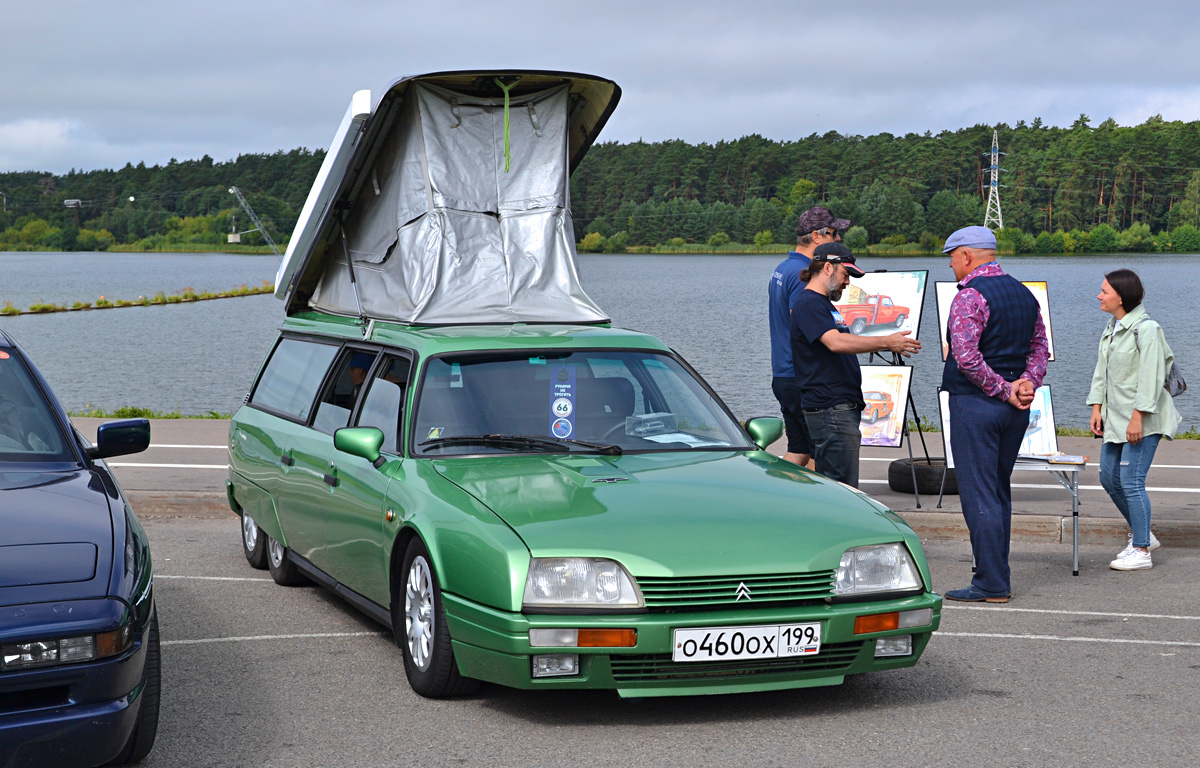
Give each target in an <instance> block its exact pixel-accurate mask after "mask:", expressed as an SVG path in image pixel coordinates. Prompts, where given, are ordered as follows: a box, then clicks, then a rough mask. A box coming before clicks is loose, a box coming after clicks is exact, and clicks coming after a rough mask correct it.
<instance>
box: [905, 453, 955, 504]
mask: <svg viewBox="0 0 1200 768" xmlns="http://www.w3.org/2000/svg"><path fill="white" fill-rule="evenodd" d="M914 467H915V468H916V470H917V491H918V492H920V493H923V494H925V495H927V496H936V495H937V494H938V493H939V492H941V491H942V490H943V488H942V471H943V470H945V472H946V487H945V489H944V491H945V494H946V495H947V496H957V495H958V479H957V478H956V477H955V476H954V470H953V469H946V460H945V459H943V458H941V457H937V458H933V459H930V460H929V461H928V462H927V461H926V460H925V459H924V458H919V459H896V460H895V461H893V462H892V463H891V464H889V465H888V487H889V488H891V489H892V490H893V491H896V492H897V493H912V492H913V468H914Z"/></svg>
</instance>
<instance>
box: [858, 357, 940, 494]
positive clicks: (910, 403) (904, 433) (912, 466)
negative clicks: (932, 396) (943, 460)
mask: <svg viewBox="0 0 1200 768" xmlns="http://www.w3.org/2000/svg"><path fill="white" fill-rule="evenodd" d="M890 354H891V357H892V359H891V360H890V361H889V360H888V359H887V358H886V357H884V354H883V352H872V353H871V354H870V356H869V357H868V358H867V362H868V363H870V362H871V360H873V359H874V358H876V357H878V358H879V360H880V362H882V363H883V364H884V365H904V364H905V363H904V356H903V355H901V354H900V353H899V352H891V353H890ZM909 409H912V414H913V423H914V424H916V425H917V434H918V435H920V436H921V449H922V450H923V451H924V452H925V463H926V464H931V463H932V461H931V459H930V458H929V446H928V445H926V444H925V432H924V431H923V430H922V429H921V417H920V416H918V415H917V403H916V401H914V400H913V396H912V387H911V386H909V388H908V397H907V399H906V402H905V404H904V413H903V414H902V415H901V421H900V441H901V442H906V443H907V444H908V468H909V470H910V471H911V472H912V481H913V496H914V497H916V502H917V509H920V508H921V489H920V488H919V487H918V486H917V467H916V460H915V459H914V458H913V449H912V440H911V439H909V440H905V439H904V438H906V437H910V436H911V434H912V433H911V432H909V431H908V411H909ZM945 481H946V480H945V476H944V475H943V477H942V482H943V484H944V483H945ZM938 505H939V506H941V503H940V502H939V504H938Z"/></svg>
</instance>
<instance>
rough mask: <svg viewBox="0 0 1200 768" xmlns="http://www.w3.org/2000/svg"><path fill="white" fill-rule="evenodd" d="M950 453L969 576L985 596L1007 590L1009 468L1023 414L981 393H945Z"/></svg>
mask: <svg viewBox="0 0 1200 768" xmlns="http://www.w3.org/2000/svg"><path fill="white" fill-rule="evenodd" d="M950 424H951V429H952V431H951V433H950V450H951V451H952V452H953V454H954V473H955V476H956V477H957V479H958V496H959V500H960V501H961V502H962V511H963V517H964V518H966V521H967V528H968V529H970V531H971V551H972V552H974V554H975V577H974V578H973V579H972V580H971V583H972V584H974V585H975V587H976V588H977V589H979V591H981V592H983V593H984V594H985V595H989V596H993V597H1001V596H1004V595H1007V594H1008V591H1009V586H1010V584H1009V570H1008V547H1009V540H1010V538H1011V536H1012V486H1011V485H1010V478H1011V477H1012V470H1013V464H1015V463H1016V461H1017V453H1018V452H1019V451H1020V450H1021V440H1022V439H1024V437H1025V430H1026V428H1028V426H1029V411H1022V410H1019V409H1017V408H1014V407H1012V406H1011V405H1009V404H1008V403H1006V402H1004V401H1002V400H998V399H996V398H994V397H988V396H987V395H985V394H982V393H980V394H978V395H955V394H951V395H950Z"/></svg>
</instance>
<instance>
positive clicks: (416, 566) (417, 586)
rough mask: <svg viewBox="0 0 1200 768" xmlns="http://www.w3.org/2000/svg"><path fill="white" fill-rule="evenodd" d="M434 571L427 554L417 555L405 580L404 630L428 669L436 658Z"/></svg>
mask: <svg viewBox="0 0 1200 768" xmlns="http://www.w3.org/2000/svg"><path fill="white" fill-rule="evenodd" d="M433 630H434V627H433V573H432V572H431V571H430V569H429V563H428V562H427V561H426V560H425V558H424V557H417V558H415V559H414V560H413V561H412V565H411V566H409V569H408V578H407V579H405V583H404V631H405V636H406V637H407V639H408V653H409V656H411V657H412V660H413V663H414V664H415V665H416V666H417V669H419V670H421V671H422V672H424V671H425V670H427V669H428V668H429V662H430V660H431V659H432V657H433V642H434V639H433Z"/></svg>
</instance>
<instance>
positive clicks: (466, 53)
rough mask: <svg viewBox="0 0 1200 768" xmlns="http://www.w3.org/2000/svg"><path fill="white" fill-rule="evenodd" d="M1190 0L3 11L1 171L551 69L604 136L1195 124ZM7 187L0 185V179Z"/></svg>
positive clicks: (129, 156)
mask: <svg viewBox="0 0 1200 768" xmlns="http://www.w3.org/2000/svg"><path fill="white" fill-rule="evenodd" d="M1198 8H1200V5H1198V4H1197V3H1196V2H1195V0H1191V2H1175V1H1174V0H1169V1H1166V2H1164V1H1162V0H1155V1H1154V2H1150V3H1143V4H1133V3H1129V2H1116V1H1115V0H1070V1H1063V2H1060V1H1058V0H1040V1H1039V2H1025V1H1024V0H1019V1H1016V2H1014V1H1013V0H1009V1H1008V2H995V3H976V2H971V1H970V0H955V1H952V2H942V1H940V0H938V1H936V2H904V0H864V1H863V2H856V1H855V0H838V1H837V2H822V3H814V2H808V1H807V0H790V1H788V2H775V1H774V0H767V1H764V2H756V1H755V0H741V2H738V1H737V0H721V1H720V2H716V1H712V2H710V1H709V0H690V1H689V2H675V1H674V0H633V1H629V0H606V1H605V2H595V3H592V2H572V1H571V0H558V2H546V1H544V0H523V1H522V2H513V1H512V0H499V1H493V2H475V1H474V0H428V1H426V2H410V1H409V0H393V1H392V2H383V1H381V0H352V1H351V0H347V1H346V2H342V3H334V2H322V1H321V0H312V1H311V2H305V1H304V0H286V1H285V0H261V1H259V0H238V1H237V2H232V1H231V0H204V1H203V2H192V3H180V2H163V0H154V1H152V2H150V1H143V0H116V1H115V2H97V1H96V0H89V1H88V2H77V1H76V0H41V1H40V2H35V1H33V0H0V54H2V59H0V64H2V66H3V69H4V76H3V79H2V81H0V82H3V87H2V88H0V171H26V170H38V171H49V172H53V173H65V172H66V171H68V170H71V169H78V170H93V169H97V168H120V167H122V166H124V165H125V163H127V162H132V163H134V164H137V163H138V162H145V163H146V164H147V165H153V164H162V163H165V162H167V161H168V160H169V159H170V158H177V159H180V160H185V159H193V158H198V157H201V156H203V155H206V154H207V155H210V156H211V157H213V158H214V159H216V160H219V161H223V160H230V159H233V158H235V157H237V155H239V154H242V153H251V152H275V151H277V150H288V149H293V148H295V147H308V148H318V147H319V148H325V147H327V146H328V144H329V141H330V139H331V138H332V136H333V132H334V130H335V129H336V127H337V125H338V123H339V122H340V120H341V117H342V115H343V113H344V112H345V110H346V107H347V105H348V104H349V101H350V95H351V94H352V93H353V92H354V91H356V90H359V89H363V88H367V89H371V90H372V92H373V93H374V94H375V96H376V98H377V97H378V94H379V91H380V89H381V88H383V87H384V86H386V85H387V84H388V83H390V82H391V81H392V80H394V79H395V78H397V77H399V76H401V75H404V74H418V73H423V72H434V71H438V70H455V69H473V68H480V69H496V68H510V67H511V68H529V69H561V70H570V71H576V72H586V73H590V74H596V75H601V76H604V77H608V78H610V79H612V80H615V81H616V82H617V83H618V84H619V85H620V86H621V88H622V90H623V92H624V95H623V97H622V99H621V103H620V105H619V106H618V107H617V110H616V113H615V114H614V115H613V118H612V120H611V121H610V122H609V123H608V126H607V128H606V129H605V131H604V133H603V134H602V135H601V140H610V141H621V142H627V141H634V140H637V139H639V138H641V139H645V140H646V141H659V140H664V139H676V138H681V139H684V140H686V141H689V142H693V143H695V142H701V141H706V142H715V141H720V140H722V139H736V138H738V137H740V136H744V135H747V134H752V133H758V134H761V135H763V136H766V137H768V138H771V139H776V140H791V139H798V138H802V137H804V136H808V135H810V134H812V133H825V132H827V131H831V130H832V131H838V132H840V133H844V134H861V135H868V134H873V133H879V132H882V131H888V132H892V133H905V132H908V131H916V132H922V133H923V132H924V131H926V130H930V131H933V132H934V133H937V132H938V131H941V130H943V129H951V130H953V129H957V128H961V127H964V126H969V125H974V124H978V123H984V124H994V123H997V122H1007V123H1009V124H1010V125H1011V124H1015V123H1016V122H1017V121H1019V120H1025V121H1027V122H1028V121H1032V120H1033V118H1035V117H1041V118H1042V120H1043V121H1044V122H1046V123H1048V124H1051V125H1070V124H1071V123H1072V122H1073V121H1074V120H1075V118H1076V117H1078V116H1079V114H1080V113H1087V114H1088V115H1089V116H1091V118H1092V119H1093V125H1094V124H1096V123H1099V122H1100V121H1101V120H1103V119H1105V118H1108V117H1112V118H1114V119H1115V120H1116V121H1117V122H1118V123H1120V124H1122V125H1136V124H1139V123H1142V122H1144V121H1145V119H1146V118H1147V117H1149V116H1150V115H1153V114H1161V115H1162V116H1163V117H1164V118H1165V119H1167V120H1197V119H1200V46H1197V44H1196V42H1195V35H1196V29H1197V21H1198V20H1200V10H1197V9H1198ZM0 191H3V190H0Z"/></svg>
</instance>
